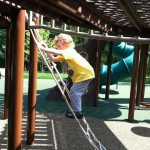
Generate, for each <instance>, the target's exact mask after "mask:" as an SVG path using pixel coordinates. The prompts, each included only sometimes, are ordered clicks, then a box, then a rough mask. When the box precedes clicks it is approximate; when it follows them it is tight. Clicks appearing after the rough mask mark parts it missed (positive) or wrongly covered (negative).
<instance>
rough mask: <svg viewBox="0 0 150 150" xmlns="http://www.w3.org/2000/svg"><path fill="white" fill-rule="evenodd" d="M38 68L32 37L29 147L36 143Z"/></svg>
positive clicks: (35, 47) (31, 38) (36, 53)
mask: <svg viewBox="0 0 150 150" xmlns="http://www.w3.org/2000/svg"><path fill="white" fill-rule="evenodd" d="M30 35H31V34H30ZM37 66H38V48H37V46H36V44H35V42H34V39H33V37H32V35H31V36H30V67H29V88H28V121H27V122H28V123H27V141H26V143H27V144H28V145H31V144H33V143H34V133H35V114H36V90H37Z"/></svg>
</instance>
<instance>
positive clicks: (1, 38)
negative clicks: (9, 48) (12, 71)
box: [0, 29, 6, 68]
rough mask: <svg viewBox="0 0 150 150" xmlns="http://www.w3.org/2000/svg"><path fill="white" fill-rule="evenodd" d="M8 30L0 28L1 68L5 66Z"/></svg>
mask: <svg viewBox="0 0 150 150" xmlns="http://www.w3.org/2000/svg"><path fill="white" fill-rule="evenodd" d="M5 51H6V30H4V29H0V68H5Z"/></svg>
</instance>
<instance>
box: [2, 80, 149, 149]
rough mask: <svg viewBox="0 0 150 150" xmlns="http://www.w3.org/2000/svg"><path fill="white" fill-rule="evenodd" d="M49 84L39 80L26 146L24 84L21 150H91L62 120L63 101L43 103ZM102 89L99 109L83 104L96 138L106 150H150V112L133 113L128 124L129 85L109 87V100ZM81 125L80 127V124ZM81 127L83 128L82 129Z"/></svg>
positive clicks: (72, 122)
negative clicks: (32, 141)
mask: <svg viewBox="0 0 150 150" xmlns="http://www.w3.org/2000/svg"><path fill="white" fill-rule="evenodd" d="M54 85H55V83H54V82H53V81H52V80H38V90H37V105H36V110H37V113H36V127H35V144H33V145H32V146H28V145H26V143H25V142H26V120H27V116H26V109H27V90H28V80H26V79H25V80H24V97H23V105H24V109H23V123H22V149H24V150H26V149H30V150H34V149H39V150H47V149H49V150H93V147H92V146H91V145H90V144H89V142H88V140H87V139H86V138H85V135H84V134H83V132H82V131H81V129H80V127H79V125H78V123H77V122H76V121H75V120H72V119H68V118H66V117H65V116H64V113H65V111H66V110H67V106H66V104H65V102H64V101H58V100H57V101H56V100H46V95H47V93H48V91H49V88H50V87H53V86H54ZM149 91H150V85H146V89H145V101H149V102H150V95H149ZM104 93H105V89H104V88H102V90H101V93H100V94H99V106H98V107H97V108H94V107H92V105H91V104H90V103H89V104H84V105H83V112H84V114H85V117H86V120H87V122H88V123H89V125H90V127H91V129H92V131H93V132H94V134H95V135H96V137H97V138H98V139H99V141H101V143H102V144H103V145H104V147H105V148H106V149H107V150H126V149H127V150H150V146H149V143H150V110H147V109H140V110H136V111H135V122H134V123H129V122H127V120H126V119H127V118H128V106H129V95H130V85H129V84H126V83H119V85H118V88H117V89H116V85H112V86H111V91H110V99H109V100H105V99H104V97H105V95H104ZM3 107H4V79H0V149H7V120H3ZM81 124H83V123H82V122H81ZM83 126H84V125H83Z"/></svg>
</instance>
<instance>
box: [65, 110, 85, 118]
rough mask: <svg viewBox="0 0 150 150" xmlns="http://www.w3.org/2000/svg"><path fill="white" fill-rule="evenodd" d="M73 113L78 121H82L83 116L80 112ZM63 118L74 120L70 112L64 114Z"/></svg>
mask: <svg viewBox="0 0 150 150" xmlns="http://www.w3.org/2000/svg"><path fill="white" fill-rule="evenodd" d="M74 113H75V115H76V117H77V118H78V119H82V118H83V114H82V112H78V111H77V112H74ZM65 116H66V117H67V118H70V119H74V116H73V114H72V112H70V111H67V112H66V114H65Z"/></svg>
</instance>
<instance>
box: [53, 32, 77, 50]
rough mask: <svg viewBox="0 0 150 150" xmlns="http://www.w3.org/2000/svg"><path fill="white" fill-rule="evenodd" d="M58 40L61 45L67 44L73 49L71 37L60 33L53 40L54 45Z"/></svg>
mask: <svg viewBox="0 0 150 150" xmlns="http://www.w3.org/2000/svg"><path fill="white" fill-rule="evenodd" d="M58 40H61V41H62V43H63V44H67V45H68V47H69V48H74V47H75V44H74V42H73V39H72V37H71V36H70V35H68V34H64V33H60V34H59V35H58V36H56V37H55V38H54V43H55V44H56V43H57V41H58Z"/></svg>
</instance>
